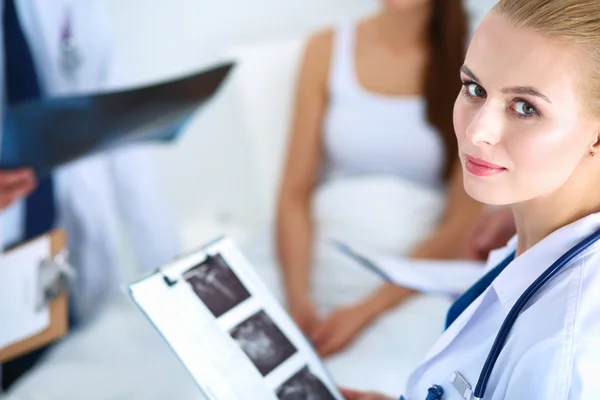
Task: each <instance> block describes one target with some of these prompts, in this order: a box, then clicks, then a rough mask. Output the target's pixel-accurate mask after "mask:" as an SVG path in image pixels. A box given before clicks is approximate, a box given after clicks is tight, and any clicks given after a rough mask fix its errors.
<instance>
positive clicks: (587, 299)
mask: <svg viewBox="0 0 600 400" xmlns="http://www.w3.org/2000/svg"><path fill="white" fill-rule="evenodd" d="M597 229H600V214H593V215H590V216H588V217H585V218H583V219H581V220H579V221H576V222H574V223H572V224H570V225H567V226H565V227H563V228H561V229H559V230H557V231H555V232H554V233H552V234H551V235H549V236H548V237H546V238H545V239H543V240H542V241H541V242H540V243H538V244H536V245H535V246H534V247H532V248H531V249H529V250H528V251H526V252H525V253H523V254H522V255H520V256H519V257H517V258H516V259H515V260H514V261H513V262H512V263H511V264H509V265H508V266H507V267H506V269H505V270H504V271H502V273H501V274H500V275H499V276H498V277H497V278H496V279H495V280H494V282H493V283H492V285H491V286H490V287H489V288H488V289H487V290H486V291H485V292H484V293H483V294H482V295H481V296H479V298H477V299H476V300H475V301H474V302H473V303H472V304H471V305H470V306H469V307H468V308H467V309H466V310H465V311H464V312H463V313H462V314H461V315H460V317H458V318H457V319H456V320H455V321H454V323H453V324H452V325H451V326H450V327H449V328H448V329H447V330H446V331H445V332H444V334H443V335H442V336H441V338H440V339H439V341H438V342H437V343H436V344H435V345H434V347H433V348H432V349H431V350H430V352H429V354H428V355H427V356H426V358H425V360H424V361H423V363H422V364H421V365H420V366H419V367H418V368H417V369H416V370H415V372H414V373H413V374H412V376H411V377H410V378H409V380H408V384H407V389H406V391H405V397H406V400H423V399H425V398H426V394H427V389H428V388H429V387H430V386H431V385H432V384H438V385H440V386H442V387H443V388H444V389H445V393H444V400H459V399H463V397H462V396H461V395H460V394H459V393H458V392H457V390H456V389H455V388H454V387H452V385H451V384H450V383H449V378H450V376H451V374H452V373H453V372H454V371H458V372H459V373H460V374H462V375H463V376H464V377H465V378H466V380H467V381H468V382H469V383H470V384H471V386H472V388H473V389H475V385H476V383H477V379H478V378H479V374H480V373H481V370H482V367H483V364H484V362H485V359H486V358H487V355H488V353H489V351H490V349H491V347H492V343H493V341H494V339H495V338H496V335H497V333H498V330H499V329H500V326H501V324H502V322H503V321H504V319H505V318H506V316H507V315H508V313H509V311H510V309H511V308H512V306H513V305H514V304H515V303H516V301H517V299H518V298H519V297H520V296H521V294H522V293H523V292H524V291H525V290H526V289H527V287H529V286H530V285H531V284H532V283H533V281H534V280H535V279H537V278H538V277H539V276H540V275H541V274H542V273H543V271H545V270H546V269H547V268H548V267H550V265H552V263H554V262H555V261H556V260H557V259H558V258H559V257H560V256H562V255H563V254H564V253H566V252H567V251H568V250H569V249H570V248H572V247H573V246H575V245H576V244H577V243H579V242H580V241H581V240H583V239H584V238H585V237H587V236H588V235H590V234H592V233H593V232H594V231H596V230H597ZM515 248H516V238H513V239H512V240H511V241H510V242H509V244H508V245H507V246H506V247H505V248H502V249H499V250H496V251H495V252H493V253H492V254H491V255H490V259H489V261H488V266H487V269H488V270H489V269H490V268H493V267H495V266H496V265H497V264H498V263H499V262H500V261H502V259H504V258H505V257H506V256H508V255H509V254H510V253H511V252H513V251H514V250H515ZM599 373H600V243H595V244H593V245H592V247H590V248H588V249H587V250H586V251H585V252H584V253H583V254H581V255H579V256H578V257H576V258H575V259H574V260H573V261H572V262H571V263H570V265H569V266H568V267H567V269H565V270H563V272H561V273H560V274H559V275H557V277H556V278H555V279H554V280H552V281H550V283H549V284H548V285H547V286H546V287H544V288H543V289H542V290H541V291H540V292H539V293H538V294H537V295H536V296H534V298H533V299H532V300H531V302H530V303H529V305H528V306H527V308H526V309H525V310H524V311H523V312H522V314H521V315H520V316H519V317H518V319H517V321H516V323H515V325H514V326H513V328H512V330H511V333H510V335H509V337H508V340H507V341H506V345H505V347H504V349H503V350H502V352H501V353H500V357H499V358H498V361H497V363H496V365H495V367H494V368H493V371H492V375H491V377H490V381H489V384H488V387H487V391H486V393H485V397H484V398H485V399H486V400H501V399H531V400H547V399H562V400H580V399H581V400H585V399H597V398H600V379H599V378H598V376H599Z"/></svg>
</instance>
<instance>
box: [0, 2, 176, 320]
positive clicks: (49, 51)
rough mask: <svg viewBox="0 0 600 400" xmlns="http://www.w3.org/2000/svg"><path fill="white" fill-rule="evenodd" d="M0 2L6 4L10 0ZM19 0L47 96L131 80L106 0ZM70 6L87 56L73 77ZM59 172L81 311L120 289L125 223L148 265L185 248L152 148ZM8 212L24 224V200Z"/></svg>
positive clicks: (61, 210)
mask: <svg viewBox="0 0 600 400" xmlns="http://www.w3.org/2000/svg"><path fill="white" fill-rule="evenodd" d="M0 5H2V8H1V10H3V9H4V6H3V0H0ZM15 5H16V7H17V12H18V15H19V18H20V22H21V26H22V27H23V31H24V33H25V36H26V38H27V40H28V43H29V46H30V49H31V52H32V56H33V58H34V62H35V65H36V71H37V74H38V77H39V80H40V84H41V86H42V90H43V92H44V94H45V95H62V94H74V93H83V92H88V91H97V90H107V89H111V88H114V87H116V86H120V85H124V84H126V81H125V80H124V79H123V74H122V69H120V68H119V67H118V63H117V60H116V56H115V51H114V47H113V43H112V35H111V29H110V25H109V20H108V16H107V13H106V10H105V9H104V8H103V6H104V4H103V1H102V0H15ZM68 13H70V16H71V18H70V19H71V27H72V37H73V39H74V42H75V45H76V46H77V47H78V49H79V51H80V53H81V57H82V63H81V66H80V67H79V69H78V70H77V71H76V73H75V75H74V77H72V78H69V77H68V76H67V75H66V74H64V73H63V70H62V69H61V67H60V47H59V43H60V38H61V31H62V29H63V26H64V24H65V19H66V18H67V15H68ZM1 43H2V41H1V40H0V46H1ZM0 50H1V51H0V56H1V57H4V51H3V49H0ZM0 65H3V62H2V63H0ZM3 75H4V74H3V73H0V76H3ZM0 112H1V111H0ZM82 129H85V127H82ZM54 177H55V197H56V200H57V211H58V224H59V225H60V226H63V227H64V228H66V231H67V238H68V245H69V251H70V256H71V260H72V263H73V264H74V266H75V267H76V268H77V271H78V275H77V281H76V284H75V287H74V298H75V305H76V307H77V312H78V314H79V316H80V317H83V316H90V315H92V314H93V311H95V310H96V309H97V308H98V305H100V304H101V303H102V301H103V300H104V299H105V298H106V297H107V295H109V294H110V293H111V292H114V291H116V290H119V281H120V273H121V271H120V265H119V262H120V261H121V260H120V259H119V252H120V247H119V243H120V241H119V239H118V238H119V232H120V231H121V229H120V227H121V226H123V227H124V228H125V229H124V230H125V231H127V232H128V233H129V235H128V236H129V239H130V243H131V245H132V248H133V250H134V251H133V252H134V254H136V255H137V256H138V257H137V259H138V264H139V266H140V267H141V268H143V269H145V270H147V269H150V268H154V267H157V266H159V265H160V264H161V263H163V262H165V261H167V260H168V259H170V258H171V257H174V256H175V255H176V254H177V252H178V251H179V242H178V239H177V235H176V230H175V226H174V222H173V219H172V218H171V215H169V209H168V207H167V201H166V197H165V196H164V193H163V192H162V191H161V190H160V188H159V182H158V180H157V176H156V173H155V171H154V160H153V158H152V154H151V153H150V151H149V150H148V149H147V148H145V147H141V146H140V147H132V148H129V149H123V150H119V151H114V152H110V153H105V154H100V155H94V156H91V157H88V158H85V159H82V160H78V161H76V162H73V163H71V164H69V165H66V166H64V167H61V168H60V169H58V170H57V171H56V173H55V174H54ZM7 214H8V215H9V216H11V219H10V221H9V222H8V223H9V224H11V225H10V227H12V228H19V227H20V225H21V223H22V221H23V206H22V202H21V203H20V204H17V205H15V206H14V207H13V208H12V210H10V211H9V212H7ZM119 217H120V219H119ZM0 222H2V221H0ZM6 223H7V222H6V221H5V222H4V225H5V228H6ZM120 223H122V225H121V224H120ZM2 225H3V224H0V226H2ZM13 230H14V229H13ZM3 242H4V239H3V236H2V232H1V231H0V243H3Z"/></svg>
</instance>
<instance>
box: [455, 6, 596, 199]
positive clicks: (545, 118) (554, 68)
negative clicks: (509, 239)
mask: <svg viewBox="0 0 600 400" xmlns="http://www.w3.org/2000/svg"><path fill="white" fill-rule="evenodd" d="M579 64H580V58H579V54H578V53H577V51H576V50H575V49H573V47H572V46H571V47H569V46H566V45H565V44H560V43H558V42H556V41H552V40H550V39H548V38H546V37H544V36H542V35H541V34H539V33H537V32H535V31H533V30H531V29H515V28H514V27H512V26H511V25H510V24H509V22H508V21H507V20H506V19H505V18H504V17H502V16H499V15H496V14H494V13H491V14H489V15H488V16H487V17H486V18H485V19H484V20H483V21H482V23H481V25H480V26H479V28H478V29H477V31H476V33H475V35H474V37H473V40H472V42H471V45H470V47H469V49H468V52H467V55H466V59H465V63H464V66H463V68H462V70H461V73H460V76H461V80H462V82H463V84H464V85H463V89H462V91H461V93H460V94H459V96H458V98H457V100H456V103H455V107H454V127H455V130H456V136H457V139H458V147H459V152H460V159H461V161H462V164H463V170H464V184H465V189H466V191H467V192H468V193H469V194H470V195H471V196H472V197H473V198H475V199H476V200H479V201H481V202H483V203H488V204H511V203H516V202H523V201H527V200H531V199H534V198H536V197H540V196H545V195H548V194H551V193H552V192H553V191H555V190H556V189H558V188H559V187H561V186H562V185H563V184H565V182H567V181H568V180H569V179H570V178H571V177H572V175H573V174H574V172H575V171H577V170H579V169H581V168H582V167H583V168H585V167H586V163H588V164H589V162H590V157H589V152H590V149H591V146H592V145H593V144H595V143H596V141H597V138H598V128H599V127H600V126H598V122H597V120H596V119H595V118H593V117H591V116H590V115H588V114H589V113H588V112H587V109H586V108H585V107H584V103H585V101H584V99H583V98H582V97H581V93H582V91H581V90H579V89H578V87H577V85H579V84H585V80H584V78H583V75H584V74H582V73H581V68H580V65H579Z"/></svg>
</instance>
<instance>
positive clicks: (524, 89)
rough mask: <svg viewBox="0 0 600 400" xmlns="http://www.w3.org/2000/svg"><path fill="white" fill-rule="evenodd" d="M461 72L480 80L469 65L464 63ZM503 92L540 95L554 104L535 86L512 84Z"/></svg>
mask: <svg viewBox="0 0 600 400" xmlns="http://www.w3.org/2000/svg"><path fill="white" fill-rule="evenodd" d="M460 72H462V73H463V74H465V75H467V76H468V77H469V78H471V79H473V80H474V81H477V82H480V80H479V78H477V75H475V73H474V72H473V71H471V69H470V68H469V67H467V66H466V65H463V66H462V67H460ZM502 93H513V94H526V95H530V96H535V97H539V98H541V99H544V100H546V101H547V102H548V103H550V104H552V101H550V99H549V98H548V97H547V96H546V95H544V94H543V93H542V92H540V91H539V90H537V89H536V88H534V87H533V86H511V87H507V88H504V89H502Z"/></svg>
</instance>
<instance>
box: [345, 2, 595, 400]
mask: <svg viewBox="0 0 600 400" xmlns="http://www.w3.org/2000/svg"><path fill="white" fill-rule="evenodd" d="M460 77H461V80H462V82H463V89H462V90H461V92H460V94H459V95H458V99H457V100H456V105H455V109H454V125H455V130H456V136H457V138H458V147H459V154H460V159H461V161H462V165H463V169H464V186H465V189H466V191H467V193H469V195H471V196H472V197H473V198H475V199H477V200H479V201H481V202H484V203H487V204H493V205H510V207H511V209H512V212H513V215H514V218H515V222H516V228H517V236H516V237H514V238H513V239H512V240H510V241H509V243H508V245H507V246H506V247H505V248H502V249H500V250H498V251H496V252H494V253H492V254H491V256H490V257H489V259H488V273H487V274H486V275H485V276H484V278H482V280H481V281H480V282H478V283H477V284H476V285H474V286H473V287H472V288H471V289H470V290H469V291H468V292H467V293H466V294H465V295H464V296H463V297H461V298H460V299H458V300H457V302H456V303H455V304H454V305H453V306H452V308H451V309H450V311H449V313H448V320H447V329H446V331H445V332H444V333H443V335H442V336H441V338H440V339H439V341H438V343H437V344H435V345H434V347H433V348H432V349H431V350H430V352H429V354H428V355H427V356H426V358H425V360H424V361H423V362H422V364H421V365H419V366H418V367H417V368H416V369H415V370H414V372H413V374H412V376H411V377H410V378H409V380H408V383H407V387H406V389H405V392H404V393H405V397H404V398H405V399H406V400H422V399H428V400H439V399H442V398H443V399H444V400H458V399H467V398H475V399H482V398H483V399H485V400H500V399H540V400H542V399H543V400H546V399H565V400H566V399H569V400H576V399H597V398H598V396H599V393H600V380H599V379H598V371H599V370H600V246H599V244H600V242H598V238H600V185H598V182H600V2H599V1H597V0H527V1H523V0H501V1H500V2H499V3H498V4H497V5H496V6H495V8H494V9H493V10H492V11H491V13H490V14H488V15H487V17H486V18H485V19H484V20H483V22H482V23H481V25H480V26H479V28H478V29H477V31H476V33H475V35H474V38H473V40H472V42H471V45H470V47H469V50H468V52H467V55H466V59H465V62H464V65H463V66H462V68H461V71H460ZM558 266H561V268H560V269H558ZM552 271H554V272H552ZM407 329H410V327H407ZM500 332H502V334H501V333H500ZM434 384H437V386H436V385H434ZM472 396H474V397H472ZM346 398H347V399H348V400H366V399H385V397H384V396H382V395H377V394H374V393H358V392H354V391H351V390H349V391H347V392H346ZM396 398H397V397H396Z"/></svg>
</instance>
